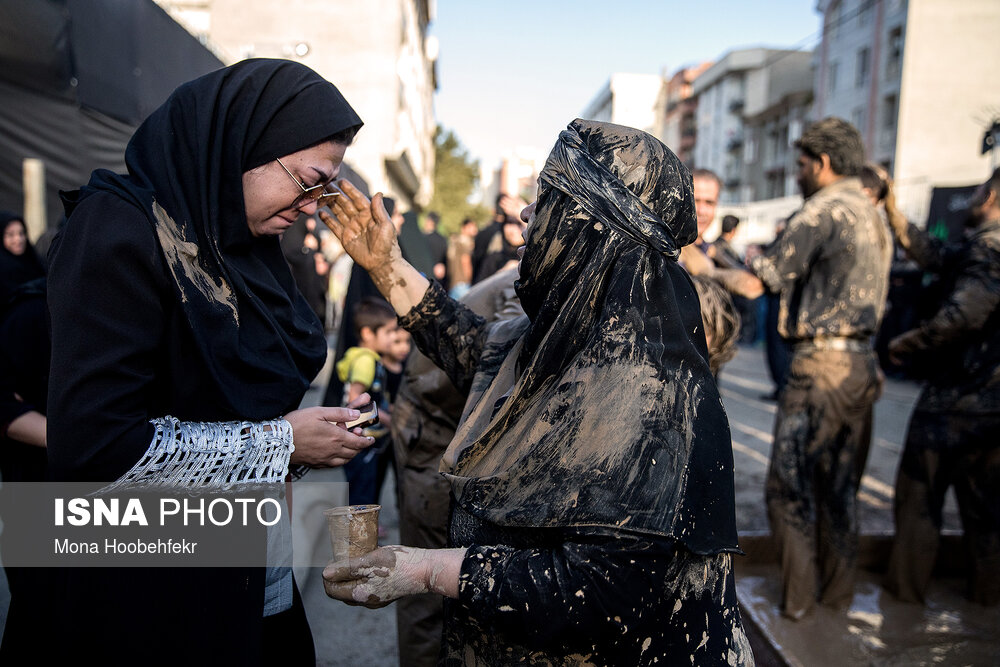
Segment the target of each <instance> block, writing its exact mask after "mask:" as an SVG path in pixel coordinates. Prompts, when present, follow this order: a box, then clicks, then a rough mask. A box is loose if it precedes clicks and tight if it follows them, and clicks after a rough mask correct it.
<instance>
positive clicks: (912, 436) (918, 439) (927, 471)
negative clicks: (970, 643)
mask: <svg viewBox="0 0 1000 667" xmlns="http://www.w3.org/2000/svg"><path fill="white" fill-rule="evenodd" d="M888 193H889V194H888V195H887V196H886V213H887V214H888V216H889V222H890V224H891V226H892V231H893V234H894V236H895V237H896V239H897V240H898V241H899V243H900V245H902V246H903V248H905V249H906V252H907V254H908V255H909V256H910V257H912V258H913V259H914V261H916V262H917V263H918V264H919V265H920V266H921V267H922V268H925V269H927V270H930V271H933V272H935V273H937V274H939V275H940V276H941V277H942V278H943V280H944V281H945V285H946V294H947V297H946V298H945V300H944V302H943V303H942V304H941V307H940V308H939V309H938V311H937V312H936V313H935V314H934V316H933V317H931V318H930V319H928V320H927V321H925V322H922V323H920V324H919V325H918V326H916V327H914V328H912V329H910V330H908V331H906V332H905V333H902V334H900V335H898V336H896V337H895V338H893V339H892V340H891V341H890V342H889V354H890V357H891V358H892V359H893V360H894V361H896V362H901V361H909V362H911V363H912V364H913V365H914V367H916V368H918V369H920V370H921V371H922V375H923V377H924V378H926V383H925V384H924V387H923V390H922V391H921V392H920V397H919V398H918V399H917V404H916V406H915V407H914V410H913V415H912V416H911V417H910V425H909V428H908V430H907V433H906V444H905V445H904V447H903V456H902V458H901V460H900V462H899V471H898V473H897V476H896V494H895V507H894V510H895V520H896V535H895V538H894V539H893V547H892V553H891V555H890V558H889V571H888V574H887V575H886V586H887V588H888V589H889V590H890V591H892V592H893V593H894V594H895V595H896V597H898V598H899V599H901V600H905V601H908V602H923V601H924V599H925V596H926V594H927V587H928V585H929V583H930V579H931V573H932V571H933V569H934V561H935V556H936V555H937V546H938V539H939V538H938V536H939V533H940V531H941V508H942V507H943V505H944V499H945V493H946V492H947V490H948V488H949V487H952V486H954V490H955V496H956V498H957V500H958V507H959V509H960V511H961V515H962V528H963V530H964V533H965V546H966V551H967V560H966V562H967V563H968V568H967V577H968V596H969V598H970V599H972V600H974V601H976V602H978V603H980V604H984V605H997V604H1000V439H998V437H997V434H998V433H1000V169H997V170H996V171H994V172H993V175H992V176H991V177H990V178H989V179H988V180H987V181H986V182H985V183H983V184H982V185H980V186H979V188H978V189H977V190H976V193H975V195H974V196H973V200H972V205H971V207H970V208H971V210H970V217H969V222H970V223H971V224H970V229H969V230H968V236H967V237H966V239H965V240H964V242H962V243H956V244H948V245H945V244H942V243H940V242H939V241H938V240H937V239H934V238H932V237H931V236H929V235H928V234H926V233H925V232H922V231H921V230H919V229H917V228H916V227H915V226H914V225H912V224H909V223H908V222H907V221H906V218H904V217H903V216H902V214H900V213H899V211H898V210H896V208H895V202H894V198H893V197H892V188H891V184H889V188H888Z"/></svg>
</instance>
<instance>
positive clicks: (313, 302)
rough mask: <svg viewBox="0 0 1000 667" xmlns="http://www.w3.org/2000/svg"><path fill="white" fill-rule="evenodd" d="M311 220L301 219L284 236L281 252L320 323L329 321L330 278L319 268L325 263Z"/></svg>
mask: <svg viewBox="0 0 1000 667" xmlns="http://www.w3.org/2000/svg"><path fill="white" fill-rule="evenodd" d="M308 220H309V219H308V218H306V217H305V216H299V218H298V219H297V220H296V221H295V223H294V224H293V225H292V226H291V227H289V228H288V230H286V231H285V233H284V234H282V235H281V251H282V253H283V254H284V255H285V260H286V261H287V262H288V266H289V267H290V268H291V270H292V277H293V278H295V285H296V286H297V287H298V288H299V291H300V292H302V296H303V297H305V300H306V303H308V304H309V307H310V308H312V310H313V312H314V313H316V316H317V317H318V318H319V319H320V322H325V321H326V277H325V276H322V275H320V273H319V271H318V264H319V263H320V262H323V263H324V264H325V260H324V259H323V254H322V253H320V252H319V239H318V238H316V235H315V234H313V232H312V231H310V230H309V228H308Z"/></svg>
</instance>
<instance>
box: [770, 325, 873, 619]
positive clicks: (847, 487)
mask: <svg viewBox="0 0 1000 667" xmlns="http://www.w3.org/2000/svg"><path fill="white" fill-rule="evenodd" d="M878 389H879V380H878V377H877V374H876V361H875V356H874V354H873V353H872V352H870V351H850V350H830V349H816V348H813V347H809V346H801V345H800V346H798V347H796V349H795V352H794V354H793V357H792V362H791V365H790V368H789V374H788V383H787V385H786V386H785V389H784V391H783V393H782V394H781V397H780V399H779V405H778V416H777V419H776V421H775V427H774V445H773V449H772V453H771V463H770V467H769V469H768V478H767V489H766V499H767V513H768V520H769V521H770V524H771V533H772V536H773V537H774V540H775V543H776V545H777V547H778V551H779V554H780V560H781V576H782V613H783V614H785V615H786V616H788V617H790V618H801V617H802V616H804V615H805V614H807V613H808V612H809V611H810V610H811V609H812V607H813V605H814V604H815V603H816V601H817V600H819V601H820V602H822V603H824V604H827V605H831V606H834V607H838V608H842V607H846V606H848V605H849V604H850V602H851V599H852V597H853V593H854V577H855V568H856V564H857V532H858V530H857V491H858V485H859V483H860V481H861V475H862V473H863V472H864V467H865V462H866V461H867V458H868V447H869V445H870V443H871V429H872V404H873V403H874V402H875V397H876V396H877V394H878Z"/></svg>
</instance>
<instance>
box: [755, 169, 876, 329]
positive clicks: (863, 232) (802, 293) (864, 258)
mask: <svg viewBox="0 0 1000 667" xmlns="http://www.w3.org/2000/svg"><path fill="white" fill-rule="evenodd" d="M891 259H892V243H891V242H890V239H889V232H888V230H887V229H886V226H885V223H884V222H882V220H881V219H880V218H879V216H878V213H877V212H876V211H875V209H874V208H873V207H872V205H871V204H870V203H869V202H868V200H867V198H866V197H865V194H864V192H862V190H861V181H860V180H859V179H857V178H844V179H841V180H840V181H837V182H836V183H833V184H832V185H828V186H826V187H825V188H823V189H821V190H820V191H819V192H817V193H816V194H814V195H813V196H812V197H810V198H809V199H807V200H806V201H805V203H804V204H803V205H802V208H801V209H799V210H798V211H797V212H796V213H795V215H793V216H792V218H791V219H790V220H789V221H788V226H787V228H786V229H785V231H784V233H783V234H782V235H781V236H780V237H779V238H778V239H777V240H776V241H775V243H774V244H773V245H772V246H770V247H769V248H768V249H767V250H766V251H765V253H764V254H763V255H759V256H757V257H754V258H753V260H752V261H751V265H752V267H753V270H754V272H755V273H756V274H757V276H758V277H760V279H761V280H762V281H763V282H764V283H765V284H766V285H767V287H768V289H770V290H771V291H772V292H775V293H780V295H781V303H780V310H779V313H778V332H779V333H780V334H781V336H782V337H783V338H787V339H792V340H809V339H812V338H817V337H821V336H837V337H844V338H861V339H863V338H868V337H870V336H874V335H875V333H876V332H877V331H878V325H879V322H880V321H881V319H882V313H883V311H884V310H885V297H886V294H887V292H888V283H889V265H890V263H891Z"/></svg>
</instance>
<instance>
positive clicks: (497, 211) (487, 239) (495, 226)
mask: <svg viewBox="0 0 1000 667" xmlns="http://www.w3.org/2000/svg"><path fill="white" fill-rule="evenodd" d="M523 207H524V202H523V201H521V199H520V198H519V197H512V196H510V195H508V194H507V193H505V192H501V193H500V194H498V195H497V199H496V205H495V206H494V209H493V222H491V223H490V224H489V225H487V226H486V227H483V228H482V229H480V230H479V233H478V234H476V243H475V245H474V246H473V248H472V283H473V284H475V283H478V282H479V281H480V280H483V279H484V278H488V277H489V276H490V275H492V274H488V273H486V272H485V271H484V270H483V262H484V261H485V260H486V257H487V256H488V255H489V254H490V253H491V252H496V251H497V250H499V249H500V248H499V247H498V246H499V241H498V237H499V238H500V239H502V238H503V227H504V224H506V223H507V222H514V223H520V219H519V217H518V212H519V211H520V210H521V208H523Z"/></svg>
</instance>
